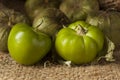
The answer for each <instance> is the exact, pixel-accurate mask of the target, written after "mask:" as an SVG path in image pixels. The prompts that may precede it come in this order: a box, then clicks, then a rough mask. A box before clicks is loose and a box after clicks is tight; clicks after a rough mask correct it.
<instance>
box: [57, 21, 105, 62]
mask: <svg viewBox="0 0 120 80" xmlns="http://www.w3.org/2000/svg"><path fill="white" fill-rule="evenodd" d="M78 24H79V25H81V26H82V25H84V26H83V27H85V28H87V30H88V31H87V33H86V34H84V35H80V34H78V33H77V32H76V31H75V26H77V25H78ZM103 44H104V35H103V33H102V32H101V31H100V30H99V29H98V28H96V27H94V26H90V25H87V24H86V23H85V22H83V21H79V22H75V23H73V24H71V25H69V28H63V29H61V30H60V31H59V32H58V34H57V36H56V40H55V47H56V50H57V52H58V54H59V55H60V56H61V57H62V58H63V59H65V60H68V61H72V62H73V63H75V64H83V63H88V62H91V61H93V60H94V59H95V57H96V55H97V53H98V52H99V51H101V50H102V48H103Z"/></svg>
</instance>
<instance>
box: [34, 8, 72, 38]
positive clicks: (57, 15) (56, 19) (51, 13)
mask: <svg viewBox="0 0 120 80" xmlns="http://www.w3.org/2000/svg"><path fill="white" fill-rule="evenodd" d="M69 23H70V20H69V19H68V18H67V17H66V16H65V14H64V13H63V12H61V11H60V10H59V9H56V8H48V9H46V10H45V11H43V12H42V13H41V14H39V15H38V16H36V17H35V19H34V21H33V27H34V28H36V29H38V30H40V31H41V32H44V33H46V34H48V35H50V36H54V35H55V33H56V32H57V31H58V30H59V29H61V28H62V27H63V25H67V24H69Z"/></svg>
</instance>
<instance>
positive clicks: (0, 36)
mask: <svg viewBox="0 0 120 80" xmlns="http://www.w3.org/2000/svg"><path fill="white" fill-rule="evenodd" d="M20 22H22V23H28V24H29V20H28V19H27V18H26V17H25V16H24V15H23V14H21V13H19V12H16V11H14V10H12V9H8V8H6V7H5V6H3V5H2V4H0V51H7V50H8V49H7V38H8V35H9V32H10V30H11V28H12V26H13V25H15V24H16V23H20Z"/></svg>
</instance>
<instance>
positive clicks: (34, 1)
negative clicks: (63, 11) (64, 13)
mask: <svg viewBox="0 0 120 80" xmlns="http://www.w3.org/2000/svg"><path fill="white" fill-rule="evenodd" d="M60 2H61V1H60V0H57V1H56V0H27V1H26V3H25V9H26V12H27V14H28V16H29V17H30V19H31V20H33V19H34V18H35V17H36V16H37V14H38V13H42V12H43V11H44V9H46V8H59V5H60Z"/></svg>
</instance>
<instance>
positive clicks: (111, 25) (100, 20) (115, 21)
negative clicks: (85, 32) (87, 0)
mask: <svg viewBox="0 0 120 80" xmlns="http://www.w3.org/2000/svg"><path fill="white" fill-rule="evenodd" d="M86 21H87V22H88V23H89V24H91V25H94V26H98V27H99V28H100V29H101V30H102V31H103V32H104V33H105V35H106V36H107V37H108V38H109V39H110V40H111V41H113V43H115V45H119V44H120V36H119V34H120V13H119V12H116V11H99V12H98V13H96V14H94V15H90V16H89V17H88V18H87V20H86Z"/></svg>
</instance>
